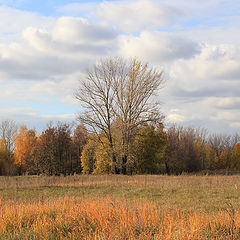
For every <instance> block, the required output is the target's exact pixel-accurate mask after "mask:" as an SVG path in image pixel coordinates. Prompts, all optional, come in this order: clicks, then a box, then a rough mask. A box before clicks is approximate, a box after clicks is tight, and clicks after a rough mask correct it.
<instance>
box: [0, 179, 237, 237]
mask: <svg viewBox="0 0 240 240" xmlns="http://www.w3.org/2000/svg"><path fill="white" fill-rule="evenodd" d="M239 200H240V176H238V175H234V176H188V175H186V176H185V175H182V176H151V175H148V176H146V175H144V176H68V177H45V176H41V177H37V176H25V177H0V239H240V204H239V203H240V201H239Z"/></svg>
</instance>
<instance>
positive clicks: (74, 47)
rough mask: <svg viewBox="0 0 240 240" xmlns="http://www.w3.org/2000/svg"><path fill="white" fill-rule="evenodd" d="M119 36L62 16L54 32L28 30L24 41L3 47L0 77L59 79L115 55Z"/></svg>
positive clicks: (103, 28)
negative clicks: (98, 60) (101, 58)
mask: <svg viewBox="0 0 240 240" xmlns="http://www.w3.org/2000/svg"><path fill="white" fill-rule="evenodd" d="M115 43H116V33H114V32H113V31H112V30H111V29H109V28H106V27H103V26H101V25H98V24H90V23H89V22H87V21H85V20H83V19H79V18H70V17H62V18H60V19H58V20H57V22H56V25H55V26H54V28H53V30H52V31H47V30H45V29H41V28H40V29H39V28H33V27H29V28H27V29H25V30H24V31H23V33H22V41H18V42H12V43H8V44H6V43H3V44H0V61H1V65H0V75H1V76H3V77H4V78H5V80H6V79H13V80H15V79H22V80H26V79H30V80H34V79H36V80H38V79H40V78H41V79H49V78H50V79H52V78H53V79H58V78H59V76H61V77H63V76H64V75H67V74H72V73H74V72H76V71H77V72H78V71H79V70H80V68H81V67H83V66H85V65H86V64H87V62H89V61H92V60H93V59H96V58H98V57H101V56H106V55H108V54H110V53H113V52H114V48H115V47H116V46H115V45H114V44H115Z"/></svg>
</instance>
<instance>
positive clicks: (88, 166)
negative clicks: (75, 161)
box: [81, 134, 97, 174]
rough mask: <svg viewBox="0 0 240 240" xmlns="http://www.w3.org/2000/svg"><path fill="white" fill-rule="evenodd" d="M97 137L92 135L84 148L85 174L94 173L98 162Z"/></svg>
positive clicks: (83, 168)
mask: <svg viewBox="0 0 240 240" xmlns="http://www.w3.org/2000/svg"><path fill="white" fill-rule="evenodd" d="M96 138H97V136H96V135H95V134H91V135H90V136H89V139H88V142H87V144H86V145H85V146H84V148H83V151H82V155H81V165H82V172H83V173H84V174H91V173H93V171H94V167H95V161H96V145H97V141H96Z"/></svg>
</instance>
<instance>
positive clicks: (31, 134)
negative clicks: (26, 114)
mask: <svg viewBox="0 0 240 240" xmlns="http://www.w3.org/2000/svg"><path fill="white" fill-rule="evenodd" d="M35 144H36V132H35V130H28V129H27V127H26V126H25V125H22V126H20V128H19V132H18V135H17V136H16V137H15V138H14V164H15V165H16V166H17V167H18V170H19V174H20V175H21V174H23V173H24V172H25V171H27V169H28V168H31V164H32V157H33V155H32V154H33V148H34V147H35Z"/></svg>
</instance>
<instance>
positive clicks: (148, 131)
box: [135, 125, 166, 174]
mask: <svg viewBox="0 0 240 240" xmlns="http://www.w3.org/2000/svg"><path fill="white" fill-rule="evenodd" d="M135 147H136V148H135V157H136V169H135V171H136V172H137V173H140V174H149V173H151V174H157V173H161V171H162V164H163V156H164V152H165V147H166V135H165V133H164V131H163V127H162V125H158V126H157V128H156V127H155V126H153V125H146V126H143V127H142V128H141V129H140V130H139V132H138V134H137V136H136V139H135Z"/></svg>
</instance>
